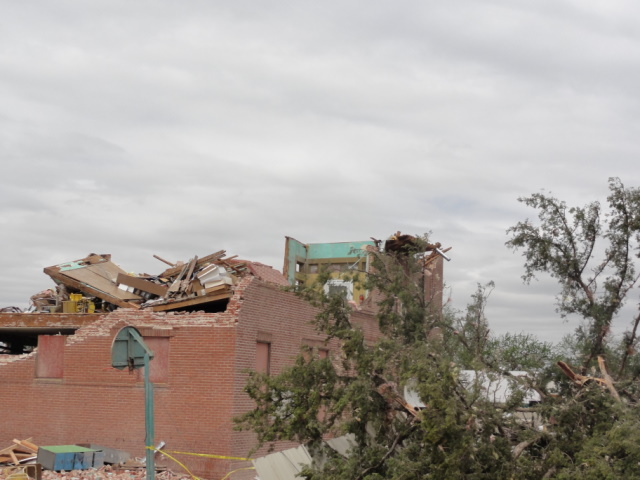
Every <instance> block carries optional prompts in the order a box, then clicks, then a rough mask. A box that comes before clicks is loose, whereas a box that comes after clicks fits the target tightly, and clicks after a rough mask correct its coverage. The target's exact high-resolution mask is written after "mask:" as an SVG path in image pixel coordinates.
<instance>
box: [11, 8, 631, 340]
mask: <svg viewBox="0 0 640 480" xmlns="http://www.w3.org/2000/svg"><path fill="white" fill-rule="evenodd" d="M639 23H640V4H639V3H637V2H633V1H618V0H606V1H605V0H581V1H577V0H571V1H568V0H553V1H551V0H536V1H535V2H534V1H521V0H493V1H478V0H473V1H472V0H452V1H448V2H435V1H430V0H420V1H409V0H398V1H394V2H382V1H369V2H363V1H360V2H356V1H351V0H341V1H339V2H338V1H333V0H325V1H323V2H317V1H314V2H310V1H300V0H299V1H295V2H294V1H288V2H287V1H278V2H274V1H265V0H262V1H255V0H254V1H243V0H234V1H225V2H220V1H212V0H206V1H204V0H201V1H195V0H194V1H188V0H187V1H180V2H178V1H165V0H154V1H149V0H146V1H142V0H141V1H135V0H126V1H123V0H120V1H118V0H108V1H106V0H92V1H91V2H86V1H64V0H61V1H56V0H54V1H50V0H47V1H44V0H40V1H35V0H34V1H23V2H9V1H5V2H3V6H2V15H1V16H0V158H1V159H2V175H1V177H0V211H1V214H0V226H1V228H2V230H1V232H2V233H1V236H0V239H1V240H0V246H1V248H0V280H1V285H2V288H1V289H0V306H9V305H17V306H21V307H25V306H26V305H27V303H28V299H29V297H30V296H31V295H32V294H34V293H36V292H38V291H40V290H42V289H44V288H46V287H49V286H50V285H51V284H52V282H51V280H50V279H49V277H47V276H46V275H45V274H44V273H42V268H43V267H45V266H49V265H53V264H57V263H61V262H64V261H67V260H73V259H77V258H81V257H83V256H85V255H86V254H88V253H90V252H95V253H111V254H112V255H113V260H114V261H115V262H116V263H118V264H120V265H121V266H122V267H123V268H124V269H126V270H128V271H133V272H147V273H157V272H160V271H161V270H163V269H164V265H163V264H162V263H160V262H158V261H157V260H155V259H153V258H152V255H153V254H158V255H160V256H162V257H164V258H167V259H170V260H187V259H189V258H191V257H192V256H193V255H199V256H203V255H206V254H209V253H212V252H214V251H217V250H220V249H225V250H227V252H228V254H229V255H239V256H240V257H243V258H247V259H252V260H256V261H261V262H263V263H266V264H270V265H273V266H274V267H276V268H278V269H279V270H281V269H282V263H283V250H284V236H285V235H289V236H292V237H295V238H297V239H298V240H300V241H302V242H306V243H313V242H330V241H350V240H367V239H369V237H371V236H373V237H376V238H385V237H386V236H388V235H390V234H391V233H393V232H395V231H397V230H401V231H402V232H404V233H424V232H427V231H431V232H433V234H432V239H433V240H434V241H440V242H442V244H443V245H445V246H451V247H453V250H451V252H450V255H451V257H452V258H453V260H452V261H451V262H450V263H448V264H447V265H446V266H445V268H446V281H447V283H448V285H449V286H450V288H451V297H452V301H453V303H454V305H456V306H458V307H459V308H463V307H464V306H465V304H466V303H467V301H468V299H469V295H470V294H471V293H473V291H474V289H475V286H476V284H477V283H478V282H482V283H484V282H487V281H489V280H494V281H495V282H496V288H495V290H494V292H493V294H492V296H491V299H490V306H489V309H488V312H487V313H488V316H489V319H490V322H491V324H492V327H493V328H494V330H495V331H496V332H498V333H502V332H505V331H511V332H519V331H526V332H532V333H536V334H537V335H539V336H540V337H541V338H543V339H546V340H556V339H559V338H560V336H561V335H562V334H563V333H566V332H569V331H571V330H572V329H573V327H574V326H575V324H573V323H563V322H562V321H561V320H560V319H559V318H558V316H557V315H556V314H555V313H554V307H553V303H554V298H553V293H554V291H555V287H554V285H553V284H552V283H550V282H548V281H540V282H537V283H534V284H532V285H530V286H528V287H527V286H524V285H522V282H521V280H520V275H521V274H522V260H521V257H520V256H519V255H518V254H513V253H511V252H510V251H508V250H507V249H506V247H505V246H504V242H505V241H506V240H507V237H506V235H505V230H506V229H507V228H508V227H509V226H511V225H513V224H515V223H516V222H517V221H519V220H523V219H524V218H526V217H527V216H531V215H532V214H533V212H531V211H528V210H527V209H526V208H524V207H523V206H522V205H521V204H519V203H518V202H517V200H516V199H517V198H518V197H519V196H523V195H528V194H531V193H534V192H539V191H540V190H541V189H543V188H544V189H545V190H546V191H551V192H553V193H554V194H556V195H557V196H559V197H561V198H564V199H566V200H567V201H568V202H569V203H575V204H584V203H586V202H588V201H591V200H595V199H599V198H604V196H606V193H607V178H608V177H610V176H619V177H620V178H621V179H622V180H623V182H624V183H625V184H627V185H629V186H639V185H640V178H638V177H639V174H638V167H637V159H638V158H639V156H638V150H639V140H638V139H639V138H640V136H639V135H638V130H639V120H640V115H639V108H640V101H639V100H640V96H639V94H638V89H639V88H640V87H639V85H640V28H639V25H638V24H639Z"/></svg>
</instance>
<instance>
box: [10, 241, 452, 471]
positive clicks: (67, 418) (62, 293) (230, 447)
mask: <svg viewBox="0 0 640 480" xmlns="http://www.w3.org/2000/svg"><path fill="white" fill-rule="evenodd" d="M368 243H369V242H353V244H352V245H350V246H349V245H348V244H340V246H339V247H335V249H334V250H333V251H332V252H333V253H331V252H330V253H328V254H327V255H335V256H333V257H326V256H325V257H321V256H320V255H316V253H314V250H313V249H312V248H310V247H307V248H306V252H307V254H306V256H304V255H301V253H304V252H305V249H304V245H303V244H301V243H300V242H297V241H295V240H293V239H290V238H288V237H287V243H286V252H285V267H284V272H285V273H284V274H283V273H280V272H278V271H277V270H275V269H273V268H272V267H269V266H266V265H263V264H261V263H257V262H250V261H241V260H238V259H236V258H234V257H230V258H227V257H225V252H224V251H220V252H217V253H214V254H212V255H208V256H207V257H203V258H200V259H198V258H197V257H194V258H193V259H191V260H189V261H188V262H184V263H177V264H169V265H168V267H169V268H167V269H166V270H165V271H164V272H162V273H161V274H159V275H146V274H145V275H137V276H132V275H129V274H127V273H126V272H125V271H124V270H122V269H120V268H119V267H118V266H117V265H115V264H114V263H112V262H111V259H110V256H108V255H95V254H91V255H88V256H87V257H85V258H83V259H80V260H77V261H73V262H68V263H65V264H61V265H56V266H52V267H47V268H45V272H46V273H47V274H48V275H49V276H50V277H51V278H52V279H53V280H54V281H55V282H56V283H57V286H56V288H54V289H51V290H50V291H46V292H42V293H41V294H38V295H36V296H34V298H33V303H34V305H35V307H36V311H35V312H32V313H15V312H9V313H0V345H3V346H4V348H5V351H6V352H7V353H5V354H3V355H0V402H1V403H2V405H3V406H4V411H5V412H7V413H9V415H6V416H5V418H4V419H3V422H2V424H1V426H0V444H3V443H2V442H4V443H9V442H11V440H12V439H14V438H28V437H32V438H33V439H34V442H35V443H37V444H39V445H55V444H70V443H74V444H75V443H90V444H99V445H104V446H107V447H110V448H116V449H122V450H126V451H128V452H131V453H132V454H133V455H135V456H138V457H143V456H144V438H145V407H144V388H143V384H144V382H143V375H142V374H141V373H140V371H139V370H133V371H128V370H126V369H125V370H124V371H121V370H117V369H115V368H113V367H112V366H111V349H112V344H113V341H114V337H115V336H116V335H117V333H118V332H119V331H120V330H121V329H122V328H123V327H126V326H133V327H135V328H136V329H137V330H138V331H139V332H140V334H141V335H142V337H143V338H144V342H145V343H146V344H147V345H148V347H149V348H150V349H151V350H152V351H153V353H154V358H153V360H152V361H151V364H150V367H151V368H150V376H151V381H152V382H153V383H154V386H155V402H154V403H155V442H156V444H158V443H160V442H163V443H164V444H165V449H166V450H167V451H168V452H171V451H176V452H187V453H200V454H209V455H213V456H214V457H198V456H180V461H181V462H183V463H184V464H185V465H187V466H188V467H189V469H190V470H191V471H192V472H193V473H195V474H197V475H201V476H204V477H206V478H214V479H215V478H222V477H224V476H225V475H226V474H227V473H228V472H230V471H233V470H236V469H241V468H245V467H250V466H251V463H250V462H248V461H246V460H240V459H242V458H245V457H246V456H247V454H248V452H249V451H250V450H251V448H252V447H254V445H255V436H254V435H253V434H252V433H251V432H246V431H244V432H241V431H234V429H233V421H232V419H233V418H234V417H236V416H238V415H240V414H242V413H244V412H246V411H248V410H250V409H251V408H252V404H251V401H250V399H249V398H248V396H247V395H246V394H245V393H244V387H245V384H246V381H247V376H248V373H247V372H248V371H250V370H258V371H263V372H267V373H273V374H277V373H279V372H280V371H281V370H282V369H283V368H285V367H286V366H288V365H291V364H292V362H293V360H294V359H295V357H296V355H297V354H298V353H299V352H300V349H301V347H304V346H306V347H310V348H311V349H313V350H314V351H316V352H317V353H318V354H319V355H330V356H332V355H336V357H337V356H338V355H339V354H338V345H336V344H334V343H332V342H325V338H324V337H323V336H321V335H319V334H318V333H317V332H316V331H315V329H314V328H313V326H312V325H311V324H310V322H311V321H312V320H313V319H314V317H315V315H316V313H317V312H316V310H315V309H314V308H313V307H311V306H310V305H309V304H308V303H307V302H305V301H304V300H302V299H300V298H298V297H297V296H296V295H295V294H293V293H292V292H290V291H286V290H285V289H283V287H286V286H289V285H291V283H295V282H296V280H301V278H300V275H298V274H304V273H306V272H308V271H309V269H310V268H311V265H313V264H314V263H315V264H318V263H320V262H319V261H318V260H323V259H324V260H331V261H330V262H329V263H334V264H341V263H345V264H347V263H348V264H350V265H353V263H356V261H357V262H358V264H357V265H358V266H359V265H364V270H363V271H366V268H367V260H366V250H364V249H363V248H362V247H363V245H367V244H368ZM298 244H299V245H302V247H303V249H302V250H296V249H297V248H298ZM324 245H329V244H324ZM347 246H348V250H347ZM325 251H329V249H325ZM347 251H348V252H356V251H359V252H360V253H359V256H358V257H357V258H352V257H350V255H353V253H349V254H346V252H347ZM309 252H310V253H311V255H309ZM335 252H338V253H337V254H336V253H335ZM343 254H344V255H345V256H340V255H343ZM314 255H315V256H314ZM291 259H293V264H292V263H291ZM314 259H315V260H314ZM166 263H169V262H166ZM433 265H434V268H433V269H432V271H433V274H432V275H431V278H432V280H431V281H430V283H429V285H430V286H429V288H431V289H433V292H434V295H432V298H433V301H434V303H435V304H441V302H442V260H441V259H437V260H436V261H435V262H434V264H433ZM358 268H360V267H358ZM291 273H294V275H293V276H292V275H291ZM303 280H304V279H303ZM306 280H307V281H309V278H307V279H306ZM438 286H439V288H438ZM354 302H355V307H356V308H354V310H353V313H352V320H353V322H354V323H355V324H357V325H359V326H360V327H361V328H363V330H364V332H365V336H366V338H367V340H369V341H371V342H373V341H375V339H376V338H377V337H378V336H379V332H378V329H377V325H376V322H375V302H373V301H372V300H371V298H370V297H366V296H365V294H362V296H360V294H358V296H357V297H356V298H355V300H354ZM291 446H292V445H282V446H281V447H282V448H288V447H291ZM258 454H259V453H258ZM178 456H179V455H178ZM169 463H170V462H169ZM174 466H175V467H176V468H178V467H177V466H176V465H172V468H173V467H174ZM254 476H255V472H252V471H250V470H238V471H237V473H234V474H233V476H231V477H230V478H232V479H243V478H254Z"/></svg>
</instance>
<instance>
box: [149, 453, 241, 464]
mask: <svg viewBox="0 0 640 480" xmlns="http://www.w3.org/2000/svg"><path fill="white" fill-rule="evenodd" d="M158 451H159V452H160V453H164V452H165V450H158ZM169 453H175V454H177V455H191V456H193V457H207V458H217V459H219V460H239V461H242V462H250V461H251V460H253V459H252V458H244V457H226V456H224V455H211V454H208V453H190V452H172V451H171V450H169Z"/></svg>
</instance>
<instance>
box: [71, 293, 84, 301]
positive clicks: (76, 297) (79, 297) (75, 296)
mask: <svg viewBox="0 0 640 480" xmlns="http://www.w3.org/2000/svg"><path fill="white" fill-rule="evenodd" d="M69 300H71V301H72V302H79V301H80V300H82V294H81V293H70V294H69Z"/></svg>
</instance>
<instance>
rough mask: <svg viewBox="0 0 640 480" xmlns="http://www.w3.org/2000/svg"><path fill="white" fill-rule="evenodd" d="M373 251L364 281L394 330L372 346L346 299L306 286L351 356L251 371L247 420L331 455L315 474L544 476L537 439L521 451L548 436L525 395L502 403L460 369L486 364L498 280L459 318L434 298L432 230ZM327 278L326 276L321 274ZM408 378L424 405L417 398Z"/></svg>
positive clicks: (274, 436) (320, 324) (268, 435)
mask: <svg viewBox="0 0 640 480" xmlns="http://www.w3.org/2000/svg"><path fill="white" fill-rule="evenodd" d="M371 255H372V259H371V262H372V266H373V269H372V272H371V273H369V274H368V275H366V276H365V277H364V278H361V279H360V281H362V282H363V283H364V286H365V287H366V288H367V289H368V290H369V291H371V292H375V298H377V299H378V302H377V303H378V309H379V310H378V314H377V320H378V324H379V326H380V329H381V331H382V333H383V334H384V337H383V338H382V339H380V340H379V341H378V342H376V343H375V344H374V345H368V344H367V343H366V342H365V340H364V335H363V333H362V331H361V330H360V329H359V328H358V327H357V326H356V325H354V324H353V323H352V322H351V316H350V313H351V311H350V307H349V304H348V302H347V301H346V298H344V297H343V296H340V295H326V294H325V293H324V291H323V289H321V288H317V287H303V288H302V289H300V290H299V291H298V294H299V295H301V296H303V297H304V298H306V299H307V300H309V301H310V302H311V303H312V304H313V305H315V306H316V307H317V308H318V315H317V317H316V323H315V325H316V328H317V329H318V331H319V332H321V333H323V334H324V335H326V336H327V339H328V341H334V342H335V341H337V342H338V343H339V345H340V350H341V351H340V355H339V356H337V357H336V358H333V359H321V358H318V357H315V356H313V355H310V354H309V352H303V353H302V354H301V355H300V356H299V357H298V359H297V361H296V363H295V365H293V366H292V367H291V368H289V369H286V370H285V371H284V372H282V374H280V375H277V376H271V377H269V376H266V375H262V374H258V373H254V374H252V375H251V377H250V380H249V383H248V385H247V389H246V390H247V392H248V393H249V395H250V396H251V398H252V399H253V400H254V401H255V404H256V407H255V408H254V409H253V410H252V411H250V412H248V413H247V414H245V415H244V416H242V417H241V418H238V419H237V422H238V423H239V425H240V427H241V428H249V429H252V430H254V431H255V432H256V433H257V435H258V440H259V442H260V444H268V443H270V442H275V441H279V440H294V441H296V442H299V443H302V444H305V445H307V446H308V448H309V449H310V451H311V452H314V454H315V456H316V458H318V459H322V462H320V463H318V464H316V465H314V466H312V467H311V468H309V469H307V470H306V471H305V472H304V476H305V478H309V479H314V480H325V479H341V480H342V479H367V480H374V479H413V478H433V479H457V478H459V479H462V478H465V479H467V478H469V479H500V478H505V479H507V478H523V479H526V478H535V477H531V472H533V471H534V469H531V468H530V461H529V459H528V457H527V456H525V455H522V452H523V451H524V450H526V448H525V447H522V448H521V449H520V450H515V451H516V452H518V453H517V454H515V453H514V448H515V447H517V446H518V445H521V444H523V442H524V444H527V443H528V442H530V441H531V440H532V439H533V440H535V441H537V440H536V439H537V437H538V436H539V433H538V432H537V431H536V430H535V429H534V428H533V427H532V426H531V425H527V424H526V423H522V422H520V421H518V416H517V410H518V408H519V407H520V406H521V401H522V395H514V396H513V398H511V399H509V401H507V402H506V403H504V404H501V405H497V404H495V403H493V402H491V401H490V400H489V399H488V397H487V395H485V394H483V391H482V388H481V386H482V385H481V384H480V383H481V382H478V383H475V384H474V383H473V382H472V381H466V382H465V381H464V378H463V375H461V362H466V363H468V364H469V365H475V366H476V367H477V368H480V367H481V366H483V365H484V366H485V367H486V365H485V363H486V357H487V355H486V345H487V343H488V342H490V338H489V331H488V326H487V322H486V318H485V317H484V305H485V304H486V299H487V296H488V293H489V291H490V290H488V289H490V288H492V287H491V286H490V285H489V286H484V287H483V286H480V287H479V290H478V292H477V293H476V294H475V295H474V297H473V298H472V302H471V303H470V305H469V308H468V311H467V312H466V313H465V314H464V315H463V316H462V317H461V318H458V319H454V318H451V316H450V315H442V314H441V313H440V312H439V311H438V309H434V308H433V306H432V305H430V302H429V299H428V298H427V297H426V296H425V289H424V281H425V264H427V263H428V262H430V261H431V260H432V259H433V255H436V253H435V252H434V250H433V248H432V246H430V245H429V244H428V242H427V239H426V238H424V237H422V238H419V237H416V239H415V241H414V242H413V243H412V244H411V245H409V246H406V247H405V248H404V249H402V250H400V251H387V252H385V253H382V252H372V253H371ZM326 280H327V278H323V276H322V275H321V276H320V279H319V282H320V283H321V284H322V283H323V282H324V281H326ZM456 327H459V328H456ZM405 386H408V387H409V388H410V389H411V390H413V391H414V392H415V393H416V394H417V395H418V396H419V398H420V399H421V401H422V402H423V403H424V405H425V407H424V408H422V409H419V410H414V409H413V408H411V407H410V406H407V405H406V402H404V400H403V393H404V388H405ZM327 434H331V435H334V436H337V435H343V434H351V435H352V438H354V439H355V444H354V447H353V448H352V450H351V452H350V454H349V455H348V456H347V457H343V456H341V455H338V454H337V453H335V452H333V451H332V450H330V449H327V448H326V447H325V446H324V444H323V442H322V439H323V437H324V436H326V435H327ZM535 441H531V444H532V445H533V444H534V443H535Z"/></svg>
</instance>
